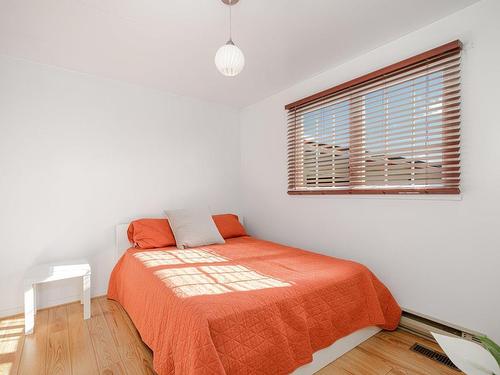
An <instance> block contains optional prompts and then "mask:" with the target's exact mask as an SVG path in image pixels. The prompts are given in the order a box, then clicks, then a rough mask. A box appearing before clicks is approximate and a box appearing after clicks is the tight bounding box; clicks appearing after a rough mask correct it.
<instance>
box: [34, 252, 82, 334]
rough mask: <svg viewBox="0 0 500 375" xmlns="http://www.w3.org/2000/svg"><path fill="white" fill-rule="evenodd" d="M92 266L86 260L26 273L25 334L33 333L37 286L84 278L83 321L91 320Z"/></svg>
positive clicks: (48, 265) (36, 267)
mask: <svg viewBox="0 0 500 375" xmlns="http://www.w3.org/2000/svg"><path fill="white" fill-rule="evenodd" d="M90 275H91V269H90V264H89V263H88V262H87V261H86V260H85V259H77V260H72V261H65V262H56V263H48V264H40V265H37V266H34V267H32V268H30V269H29V270H28V272H26V275H25V278H24V332H25V334H27V335H28V334H30V333H33V329H34V327H35V314H36V286H37V285H38V284H42V283H47V282H50V281H56V280H65V279H72V278H74V277H81V278H82V282H83V285H82V295H81V299H80V302H81V303H82V304H83V319H89V318H90Z"/></svg>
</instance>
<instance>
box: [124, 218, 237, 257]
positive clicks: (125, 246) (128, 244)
mask: <svg viewBox="0 0 500 375" xmlns="http://www.w3.org/2000/svg"><path fill="white" fill-rule="evenodd" d="M238 218H239V220H240V223H241V225H243V226H245V223H244V222H243V217H242V216H240V215H238ZM128 225H129V223H124V224H118V225H117V226H116V228H115V256H116V260H117V261H118V259H120V257H121V256H122V255H123V253H124V252H125V251H127V249H129V248H130V247H131V246H132V244H131V243H130V242H129V240H128V236H127V229H128Z"/></svg>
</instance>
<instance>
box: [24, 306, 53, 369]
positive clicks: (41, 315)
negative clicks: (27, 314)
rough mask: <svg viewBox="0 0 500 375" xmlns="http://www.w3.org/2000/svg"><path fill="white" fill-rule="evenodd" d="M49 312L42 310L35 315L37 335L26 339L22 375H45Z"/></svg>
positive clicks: (34, 334)
mask: <svg viewBox="0 0 500 375" xmlns="http://www.w3.org/2000/svg"><path fill="white" fill-rule="evenodd" d="M48 328H49V310H40V311H38V312H37V314H36V315H35V333H33V334H32V335H27V336H25V337H24V347H23V352H22V356H21V362H20V364H19V374H20V375H31V374H39V375H45V374H46V372H45V370H46V357H47V333H48Z"/></svg>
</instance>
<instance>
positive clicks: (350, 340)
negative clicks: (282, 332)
mask: <svg viewBox="0 0 500 375" xmlns="http://www.w3.org/2000/svg"><path fill="white" fill-rule="evenodd" d="M240 220H241V219H240ZM127 228H128V224H118V225H117V226H116V248H115V251H116V259H117V260H118V259H119V258H120V257H121V256H122V255H123V253H124V252H125V251H126V250H127V249H128V248H130V242H129V240H128V237H127ZM378 332H380V328H378V327H375V326H371V327H366V328H363V329H360V330H358V331H356V332H353V333H351V334H350V335H348V336H345V337H343V338H341V339H339V340H337V341H335V343H333V344H332V345H330V346H329V347H327V348H325V349H322V350H318V351H317V352H316V353H314V354H313V360H312V362H310V363H308V364H305V365H303V366H301V367H299V368H298V369H296V370H295V371H294V372H293V373H292V374H293V375H311V374H314V373H315V372H317V371H319V370H320V369H322V368H323V367H325V366H326V365H328V364H329V363H330V362H333V361H335V360H336V359H337V358H339V357H340V356H342V355H343V354H345V353H347V352H348V351H349V350H351V349H354V348H355V347H356V346H358V345H359V344H361V343H362V342H363V341H365V340H368V339H369V338H370V337H372V336H373V335H375V334H376V333H378Z"/></svg>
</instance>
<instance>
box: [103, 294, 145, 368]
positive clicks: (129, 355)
mask: <svg viewBox="0 0 500 375" xmlns="http://www.w3.org/2000/svg"><path fill="white" fill-rule="evenodd" d="M99 305H100V307H101V310H102V312H103V314H104V318H105V319H106V322H107V324H108V327H109V329H110V332H111V336H112V337H113V340H114V343H115V346H116V348H117V349H118V353H119V354H120V357H121V360H122V363H123V364H124V365H125V370H126V371H127V373H128V374H130V375H136V374H153V373H154V372H153V369H152V366H151V363H150V361H148V358H143V356H142V351H141V350H137V344H138V343H137V339H136V337H135V336H134V335H133V333H132V332H131V331H130V328H129V326H128V324H127V322H126V321H125V319H124V317H123V315H122V312H121V311H120V309H119V308H118V307H117V306H116V303H115V302H113V301H109V300H107V299H106V298H101V299H99ZM143 345H144V344H142V345H141V346H143Z"/></svg>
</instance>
